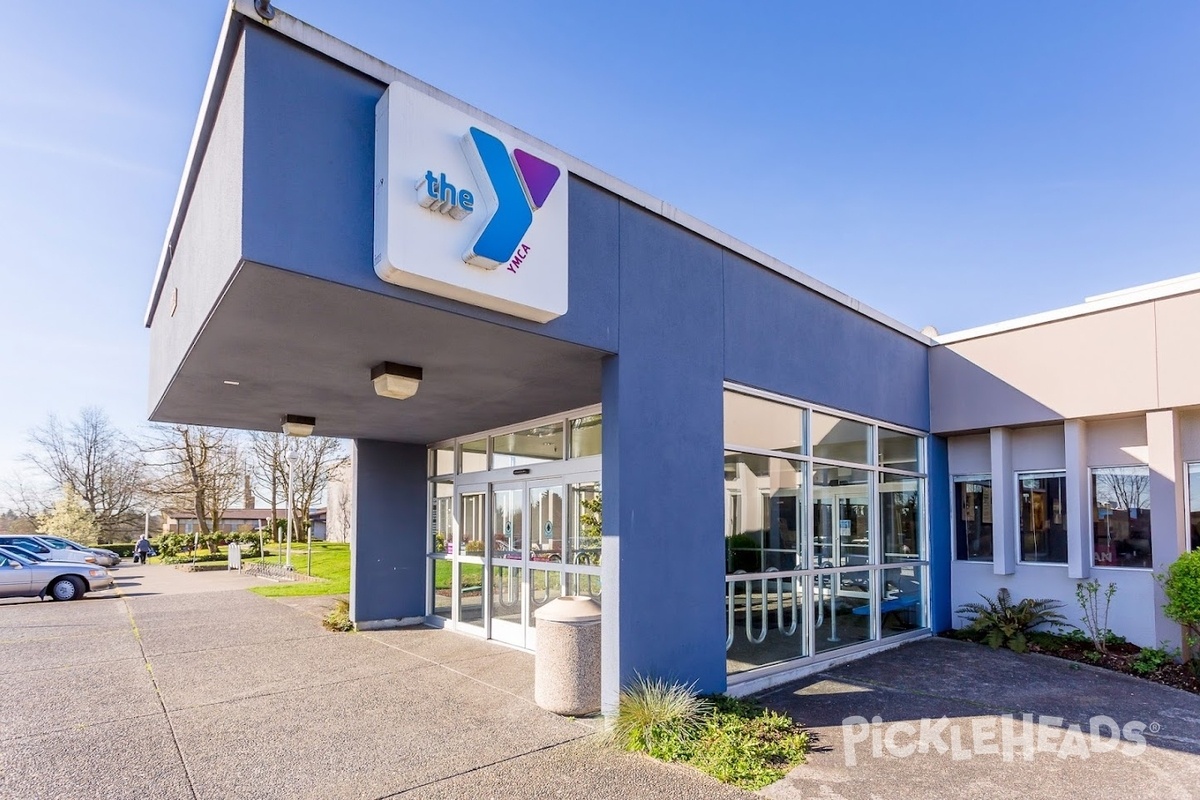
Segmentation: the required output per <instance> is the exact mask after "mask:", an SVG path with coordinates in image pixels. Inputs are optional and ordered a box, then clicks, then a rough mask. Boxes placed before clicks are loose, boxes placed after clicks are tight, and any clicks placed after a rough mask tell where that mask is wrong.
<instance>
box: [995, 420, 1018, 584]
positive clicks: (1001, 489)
mask: <svg viewBox="0 0 1200 800" xmlns="http://www.w3.org/2000/svg"><path fill="white" fill-rule="evenodd" d="M1015 486H1016V481H1015V480H1014V477H1013V462H1012V433H1011V431H1009V429H1008V428H992V571H993V572H994V573H995V574H997V575H1012V574H1013V573H1014V572H1015V571H1016V569H1017V500H1016V495H1015Z"/></svg>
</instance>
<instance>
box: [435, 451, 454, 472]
mask: <svg viewBox="0 0 1200 800" xmlns="http://www.w3.org/2000/svg"><path fill="white" fill-rule="evenodd" d="M429 470H430V473H429V474H430V475H453V474H454V448H453V447H434V448H431V449H430V451H429Z"/></svg>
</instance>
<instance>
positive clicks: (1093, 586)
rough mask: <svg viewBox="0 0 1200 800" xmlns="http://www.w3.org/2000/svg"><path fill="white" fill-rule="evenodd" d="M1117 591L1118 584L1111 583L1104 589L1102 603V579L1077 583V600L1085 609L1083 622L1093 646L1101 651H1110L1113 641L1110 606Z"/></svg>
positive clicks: (1081, 607)
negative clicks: (1109, 618) (1109, 614)
mask: <svg viewBox="0 0 1200 800" xmlns="http://www.w3.org/2000/svg"><path fill="white" fill-rule="evenodd" d="M1116 593H1117V585H1116V584H1115V583H1110V584H1109V585H1108V587H1107V588H1105V590H1104V594H1103V598H1104V599H1103V603H1101V594H1100V581H1098V580H1096V579H1095V578H1093V579H1092V580H1090V581H1080V582H1079V583H1077V584H1075V600H1076V601H1078V603H1079V607H1080V609H1082V610H1083V624H1084V626H1085V627H1086V628H1087V634H1088V636H1089V637H1090V638H1091V640H1092V646H1093V647H1095V648H1096V650H1097V651H1099V652H1101V653H1107V652H1108V645H1109V644H1110V643H1112V644H1115V642H1112V631H1110V630H1109V629H1108V608H1109V606H1111V605H1112V599H1113V595H1115V594H1116Z"/></svg>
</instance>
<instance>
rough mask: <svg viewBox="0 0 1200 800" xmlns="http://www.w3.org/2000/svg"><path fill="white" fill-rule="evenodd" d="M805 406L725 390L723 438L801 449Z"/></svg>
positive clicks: (761, 446) (766, 446)
mask: <svg viewBox="0 0 1200 800" xmlns="http://www.w3.org/2000/svg"><path fill="white" fill-rule="evenodd" d="M803 434H804V410H803V409H799V408H796V407H795V406H789V405H784V404H783V403H774V402H772V401H770V400H763V399H762V398H759V397H750V396H749V395H745V394H739V393H737V392H725V441H726V442H727V443H729V444H730V445H733V446H737V445H741V446H742V447H755V448H759V449H761V450H782V451H783V452H785V453H801V452H803V438H802V437H803Z"/></svg>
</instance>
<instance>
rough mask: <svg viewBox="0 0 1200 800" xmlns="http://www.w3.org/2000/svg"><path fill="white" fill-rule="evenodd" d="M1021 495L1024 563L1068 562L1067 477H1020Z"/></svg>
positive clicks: (1055, 475) (1018, 482)
mask: <svg viewBox="0 0 1200 800" xmlns="http://www.w3.org/2000/svg"><path fill="white" fill-rule="evenodd" d="M1017 488H1018V490H1019V491H1020V493H1021V519H1020V529H1021V539H1020V542H1021V560H1022V561H1026V562H1031V563H1039V564H1065V563H1067V475H1066V473H1065V472H1060V473H1055V474H1045V473H1041V474H1031V473H1018V474H1017Z"/></svg>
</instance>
